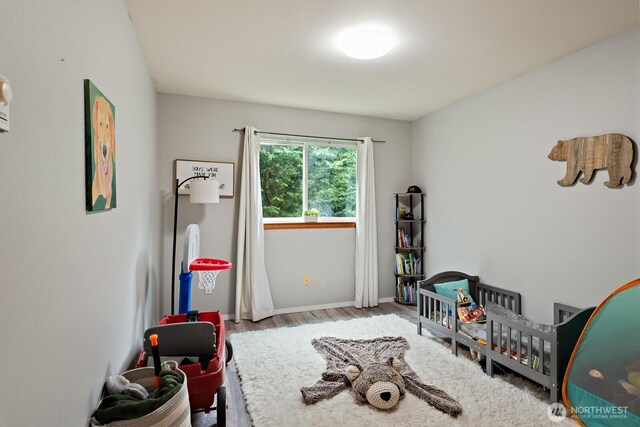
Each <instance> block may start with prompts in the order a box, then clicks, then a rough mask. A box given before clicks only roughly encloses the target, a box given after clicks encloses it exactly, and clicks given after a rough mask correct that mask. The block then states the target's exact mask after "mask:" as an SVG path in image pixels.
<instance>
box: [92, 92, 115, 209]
mask: <svg viewBox="0 0 640 427" xmlns="http://www.w3.org/2000/svg"><path fill="white" fill-rule="evenodd" d="M84 97H85V140H86V141H85V157H86V166H85V168H86V172H85V175H86V177H85V179H86V192H87V211H90V212H93V211H99V210H105V209H113V208H115V207H116V128H115V116H116V108H115V106H114V105H113V104H112V103H111V102H109V100H108V99H107V97H105V96H104V95H103V94H102V92H100V90H99V89H98V88H97V87H96V86H95V85H94V84H93V83H91V81H90V80H85V81H84Z"/></svg>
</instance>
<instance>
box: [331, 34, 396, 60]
mask: <svg viewBox="0 0 640 427" xmlns="http://www.w3.org/2000/svg"><path fill="white" fill-rule="evenodd" d="M338 47H339V48H340V49H341V50H342V51H343V52H344V53H345V54H346V55H348V56H350V57H352V58H356V59H374V58H380V57H381V56H383V55H386V54H387V53H389V51H390V50H391V48H392V47H393V38H392V37H391V36H390V35H389V34H388V32H386V31H383V30H381V29H374V28H358V29H354V30H351V31H346V32H344V33H342V34H340V35H339V36H338Z"/></svg>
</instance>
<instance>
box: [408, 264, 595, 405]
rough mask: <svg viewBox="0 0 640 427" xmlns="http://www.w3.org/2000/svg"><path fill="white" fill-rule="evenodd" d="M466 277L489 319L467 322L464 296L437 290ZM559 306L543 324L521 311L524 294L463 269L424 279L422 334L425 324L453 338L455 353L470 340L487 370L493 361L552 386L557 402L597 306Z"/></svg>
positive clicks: (440, 335)
mask: <svg viewBox="0 0 640 427" xmlns="http://www.w3.org/2000/svg"><path fill="white" fill-rule="evenodd" d="M464 279H466V280H467V281H468V283H469V294H470V296H471V297H472V299H473V300H475V302H476V303H477V304H478V305H483V306H485V307H486V308H487V310H486V318H487V320H486V324H482V325H477V324H474V325H468V324H464V323H462V322H461V321H460V319H459V317H458V308H459V303H458V301H457V300H456V299H453V298H448V297H447V296H444V295H440V294H438V293H436V290H435V284H439V283H447V282H455V281H459V280H464ZM553 309H554V324H553V325H541V324H537V323H535V322H532V321H530V320H528V319H525V318H523V317H522V316H521V315H520V310H521V307H520V294H519V293H517V292H512V291H509V290H506V289H502V288H498V287H495V286H489V285H486V284H484V283H481V282H480V278H479V277H478V276H469V275H468V274H465V273H461V272H458V271H447V272H444V273H440V274H438V275H436V276H433V277H431V278H429V279H426V280H422V281H419V282H418V299H417V312H418V334H420V335H421V334H422V329H423V328H425V329H427V330H428V331H429V332H431V333H432V334H433V335H434V336H436V337H438V338H442V339H447V340H451V350H452V352H453V354H454V355H457V354H458V345H464V346H465V347H468V348H469V349H470V350H472V351H473V352H476V353H477V354H480V355H482V356H483V357H485V358H486V360H487V374H489V375H493V364H494V363H498V364H500V365H502V366H505V367H507V368H509V369H511V370H513V371H515V372H517V373H519V374H520V375H522V376H524V377H526V378H529V379H530V380H532V381H534V382H536V383H538V384H540V385H542V386H543V387H546V388H548V389H549V390H550V400H551V402H558V401H559V399H560V396H561V389H562V380H563V378H564V373H565V370H566V367H567V363H568V362H569V358H570V357H571V353H572V351H573V347H574V346H575V343H576V341H577V340H578V337H579V336H580V333H581V332H582V329H583V328H584V326H585V324H586V322H587V320H588V319H589V317H590V315H591V313H592V311H593V308H589V309H584V310H580V309H578V308H575V307H571V306H568V305H564V304H559V303H554V305H553ZM453 325H456V327H455V328H453V327H452V326H453ZM529 344H531V345H529ZM540 354H542V357H540Z"/></svg>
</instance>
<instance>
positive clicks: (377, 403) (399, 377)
mask: <svg viewBox="0 0 640 427" xmlns="http://www.w3.org/2000/svg"><path fill="white" fill-rule="evenodd" d="M311 344H312V345H313V347H314V348H315V349H316V350H318V352H320V354H322V356H323V357H324V358H325V359H326V361H327V370H326V371H325V372H323V373H322V379H321V380H319V381H318V382H317V383H316V384H314V385H313V386H311V387H303V388H302V389H300V391H301V392H302V396H303V399H304V401H305V403H308V404H314V403H317V402H319V401H320V400H323V399H327V398H329V397H333V396H335V395H336V394H338V393H340V392H341V391H343V390H346V389H347V388H348V387H349V386H351V387H352V388H353V392H354V394H355V396H356V397H357V398H358V399H359V400H360V401H362V402H369V403H370V404H371V405H373V406H374V407H376V408H378V409H391V408H393V407H394V406H395V405H396V404H397V403H398V402H399V401H400V399H401V398H402V397H404V394H405V390H407V391H409V392H411V393H413V394H414V395H416V396H418V397H419V398H421V399H423V400H425V401H426V402H427V403H429V405H431V406H433V407H434V408H436V409H438V410H440V411H442V412H444V413H446V414H449V415H452V416H454V417H455V416H457V415H458V414H460V413H461V412H462V406H460V403H458V401H456V400H455V399H454V398H452V397H451V396H449V395H448V394H447V393H446V392H444V391H442V390H440V389H439V388H437V387H434V386H431V385H428V384H425V383H423V382H422V381H421V380H420V378H418V375H416V373H415V372H413V370H411V368H409V365H408V364H407V363H406V362H405V361H404V353H405V351H406V350H408V349H409V343H407V340H406V339H404V338H402V337H381V338H374V339H370V340H350V339H341V338H333V337H322V338H319V339H314V340H313V341H311Z"/></svg>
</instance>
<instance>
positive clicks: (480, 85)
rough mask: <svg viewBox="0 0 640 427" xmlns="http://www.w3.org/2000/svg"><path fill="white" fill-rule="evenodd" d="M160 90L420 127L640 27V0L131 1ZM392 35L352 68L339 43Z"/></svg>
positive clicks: (145, 52) (129, 6)
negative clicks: (343, 37) (356, 30)
mask: <svg viewBox="0 0 640 427" xmlns="http://www.w3.org/2000/svg"><path fill="white" fill-rule="evenodd" d="M125 2H126V5H127V8H128V9H129V14H130V15H131V18H132V20H133V24H134V27H135V29H136V32H137V34H138V38H139V40H140V44H141V46H142V50H143V52H144V55H145V58H146V61H147V65H148V67H149V70H150V73H151V75H152V77H153V80H154V82H155V85H156V89H157V90H158V91H159V92H164V93H173V94H184V95H194V96H204V97H211V98H220V99H229V100H238V101H248V102H256V103H263V104H272V105H281V106H288V107H298V108H308V109H314V110H323V111H333V112H340V113H350V114H359V115H366V116H374V117H385V118H393V119H402V120H414V119H416V118H418V117H421V116H423V115H425V114H428V113H429V112H432V111H434V110H437V109H440V108H443V107H445V106H447V105H450V104H452V103H454V102H456V101H458V100H460V99H463V98H465V97H467V96H470V95H473V94H475V93H478V92H480V91H482V90H484V89H486V88H489V87H491V86H494V85H496V84H499V83H501V82H504V81H506V80H509V79H511V78H513V77H515V76H518V75H520V74H523V73H526V72H528V71H530V70H533V69H535V68H537V67H540V66H542V65H544V64H547V63H549V62H551V61H554V60H556V59H558V58H561V57H563V56H566V55H568V54H571V53H573V52H576V51H579V50H581V49H584V48H586V47H588V46H591V45H593V44H595V43H597V42H599V41H602V40H605V39H607V38H609V37H612V36H614V35H616V34H619V33H622V32H624V31H626V30H628V29H630V28H632V27H635V26H638V25H639V24H640V0H455V1H453V0H321V1H307V0H260V1H258V0H233V1H229V0H181V1H176V0H125ZM367 24H373V25H378V26H383V27H386V28H387V29H389V31H391V32H392V33H393V34H394V36H395V38H396V39H397V45H396V47H395V48H394V49H393V50H392V51H391V52H390V53H389V54H388V55H386V56H384V57H382V58H378V59H373V60H367V61H363V60H356V59H352V58H349V57H347V56H345V55H344V54H343V53H341V52H340V51H338V50H337V49H336V48H335V43H334V40H335V37H336V35H337V34H338V33H339V32H341V31H344V30H346V29H349V28H352V27H355V26H361V25H367Z"/></svg>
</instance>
